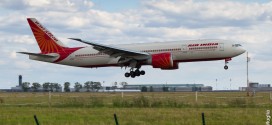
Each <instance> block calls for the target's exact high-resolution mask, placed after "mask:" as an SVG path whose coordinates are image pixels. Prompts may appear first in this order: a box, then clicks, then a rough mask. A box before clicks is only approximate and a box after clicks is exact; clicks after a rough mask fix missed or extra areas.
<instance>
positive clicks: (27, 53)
mask: <svg viewBox="0 0 272 125" xmlns="http://www.w3.org/2000/svg"><path fill="white" fill-rule="evenodd" d="M17 53H21V54H26V55H32V56H39V57H43V58H55V57H57V56H53V55H45V54H39V53H29V52H17Z"/></svg>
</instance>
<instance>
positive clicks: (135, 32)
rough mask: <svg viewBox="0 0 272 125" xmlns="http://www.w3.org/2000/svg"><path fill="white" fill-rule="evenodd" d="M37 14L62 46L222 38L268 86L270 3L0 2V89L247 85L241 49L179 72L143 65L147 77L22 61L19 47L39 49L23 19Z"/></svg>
mask: <svg viewBox="0 0 272 125" xmlns="http://www.w3.org/2000/svg"><path fill="white" fill-rule="evenodd" d="M29 17H32V18H36V19H38V20H39V21H40V23H42V24H43V25H44V26H45V27H47V29H49V30H50V31H51V32H52V33H53V34H54V35H55V36H56V37H57V38H58V39H59V40H61V41H62V42H63V43H64V44H65V45H67V46H69V47H76V46H87V45H85V44H82V43H79V42H76V41H72V40H69V39H67V38H81V39H85V40H88V41H93V42H97V43H101V44H106V45H107V44H127V43H149V42H164V41H177V40H193V39H227V40H234V41H237V42H238V43H241V44H242V45H243V47H244V48H245V49H246V50H247V51H248V53H249V56H250V58H251V61H250V63H249V80H250V81H252V82H259V83H260V84H271V83H272V77H271V74H272V65H271V64H272V57H271V53H272V46H271V43H272V2H271V1H269V0H259V1H255V0H240V1H239V0H229V1H225V0H216V1H215V0H205V1H203V0H148V1H146V0H57V1H54V0H39V1H37V0H12V1H11V0H2V1H1V2H0V22H1V23H0V36H1V37H0V53H1V54H0V89H8V88H10V87H13V86H16V85H17V84H18V75H20V74H21V75H23V81H24V82H30V83H33V82H39V83H41V84H42V83H44V82H55V83H60V84H63V83H64V82H66V81H68V82H71V83H72V86H73V83H75V82H80V83H82V84H83V83H84V82H86V81H99V82H101V83H102V84H103V85H113V83H114V82H118V83H119V82H123V81H125V82H127V83H128V84H204V85H206V86H213V88H214V89H216V90H220V89H238V87H240V86H246V79H247V78H246V54H243V55H240V56H238V57H235V58H233V59H232V61H231V62H230V63H229V70H227V71H226V70H224V68H223V67H224V61H223V60H222V61H210V62H192V63H180V64H179V67H180V68H179V69H178V70H170V71H166V70H160V69H153V68H152V67H151V66H144V67H142V69H143V70H145V71H146V75H144V76H140V77H137V78H134V79H132V78H125V77H124V73H125V72H127V70H128V69H126V70H125V69H121V68H118V67H109V68H97V69H96V68H92V69H91V68H78V67H71V66H63V65H56V64H50V63H45V62H39V61H33V60H29V59H28V56H26V55H21V54H17V53H16V52H19V51H28V52H36V53H38V52H40V50H39V48H38V45H37V43H36V41H35V38H34V36H33V34H32V32H31V30H30V28H29V25H28V23H27V20H26V18H29Z"/></svg>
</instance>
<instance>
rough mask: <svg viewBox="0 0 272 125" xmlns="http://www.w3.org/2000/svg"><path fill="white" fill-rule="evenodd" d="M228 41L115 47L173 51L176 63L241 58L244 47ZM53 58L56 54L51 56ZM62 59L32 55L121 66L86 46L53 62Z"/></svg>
mask: <svg viewBox="0 0 272 125" xmlns="http://www.w3.org/2000/svg"><path fill="white" fill-rule="evenodd" d="M238 45H239V44H234V43H233V42H232V41H228V40H185V41H175V42H157V43H137V44H124V45H112V46H115V47H119V48H125V49H129V50H134V51H141V52H147V53H150V54H156V53H163V52H170V53H171V54H172V58H173V61H174V62H192V61H210V60H221V59H227V58H232V57H235V56H238V55H240V54H242V53H244V52H245V50H244V49H243V48H241V47H240V46H238ZM50 55H57V53H51V54H50ZM58 58H59V57H56V58H52V59H43V58H42V57H36V56H30V59H33V60H39V61H45V62H51V63H57V64H63V65H70V66H78V67H105V66H118V60H119V58H118V57H117V58H116V57H110V56H109V55H107V54H104V53H100V52H99V51H97V50H95V49H93V47H92V46H88V47H83V48H81V49H78V50H77V51H75V52H73V53H71V54H70V55H69V56H67V57H66V58H65V59H63V60H61V61H59V62H54V61H55V60H57V59H58Z"/></svg>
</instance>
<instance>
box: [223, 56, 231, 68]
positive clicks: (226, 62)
mask: <svg viewBox="0 0 272 125" xmlns="http://www.w3.org/2000/svg"><path fill="white" fill-rule="evenodd" d="M229 61H231V58H226V59H225V66H224V69H225V70H228V69H229V67H228V65H227V64H228V63H229Z"/></svg>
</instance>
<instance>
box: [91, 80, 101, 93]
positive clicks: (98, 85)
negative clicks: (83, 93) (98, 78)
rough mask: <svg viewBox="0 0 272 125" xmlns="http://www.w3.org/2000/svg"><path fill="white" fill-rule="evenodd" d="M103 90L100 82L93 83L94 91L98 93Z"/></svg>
mask: <svg viewBox="0 0 272 125" xmlns="http://www.w3.org/2000/svg"><path fill="white" fill-rule="evenodd" d="M101 88H102V85H101V83H100V82H93V84H92V90H96V92H98V90H99V89H101Z"/></svg>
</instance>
